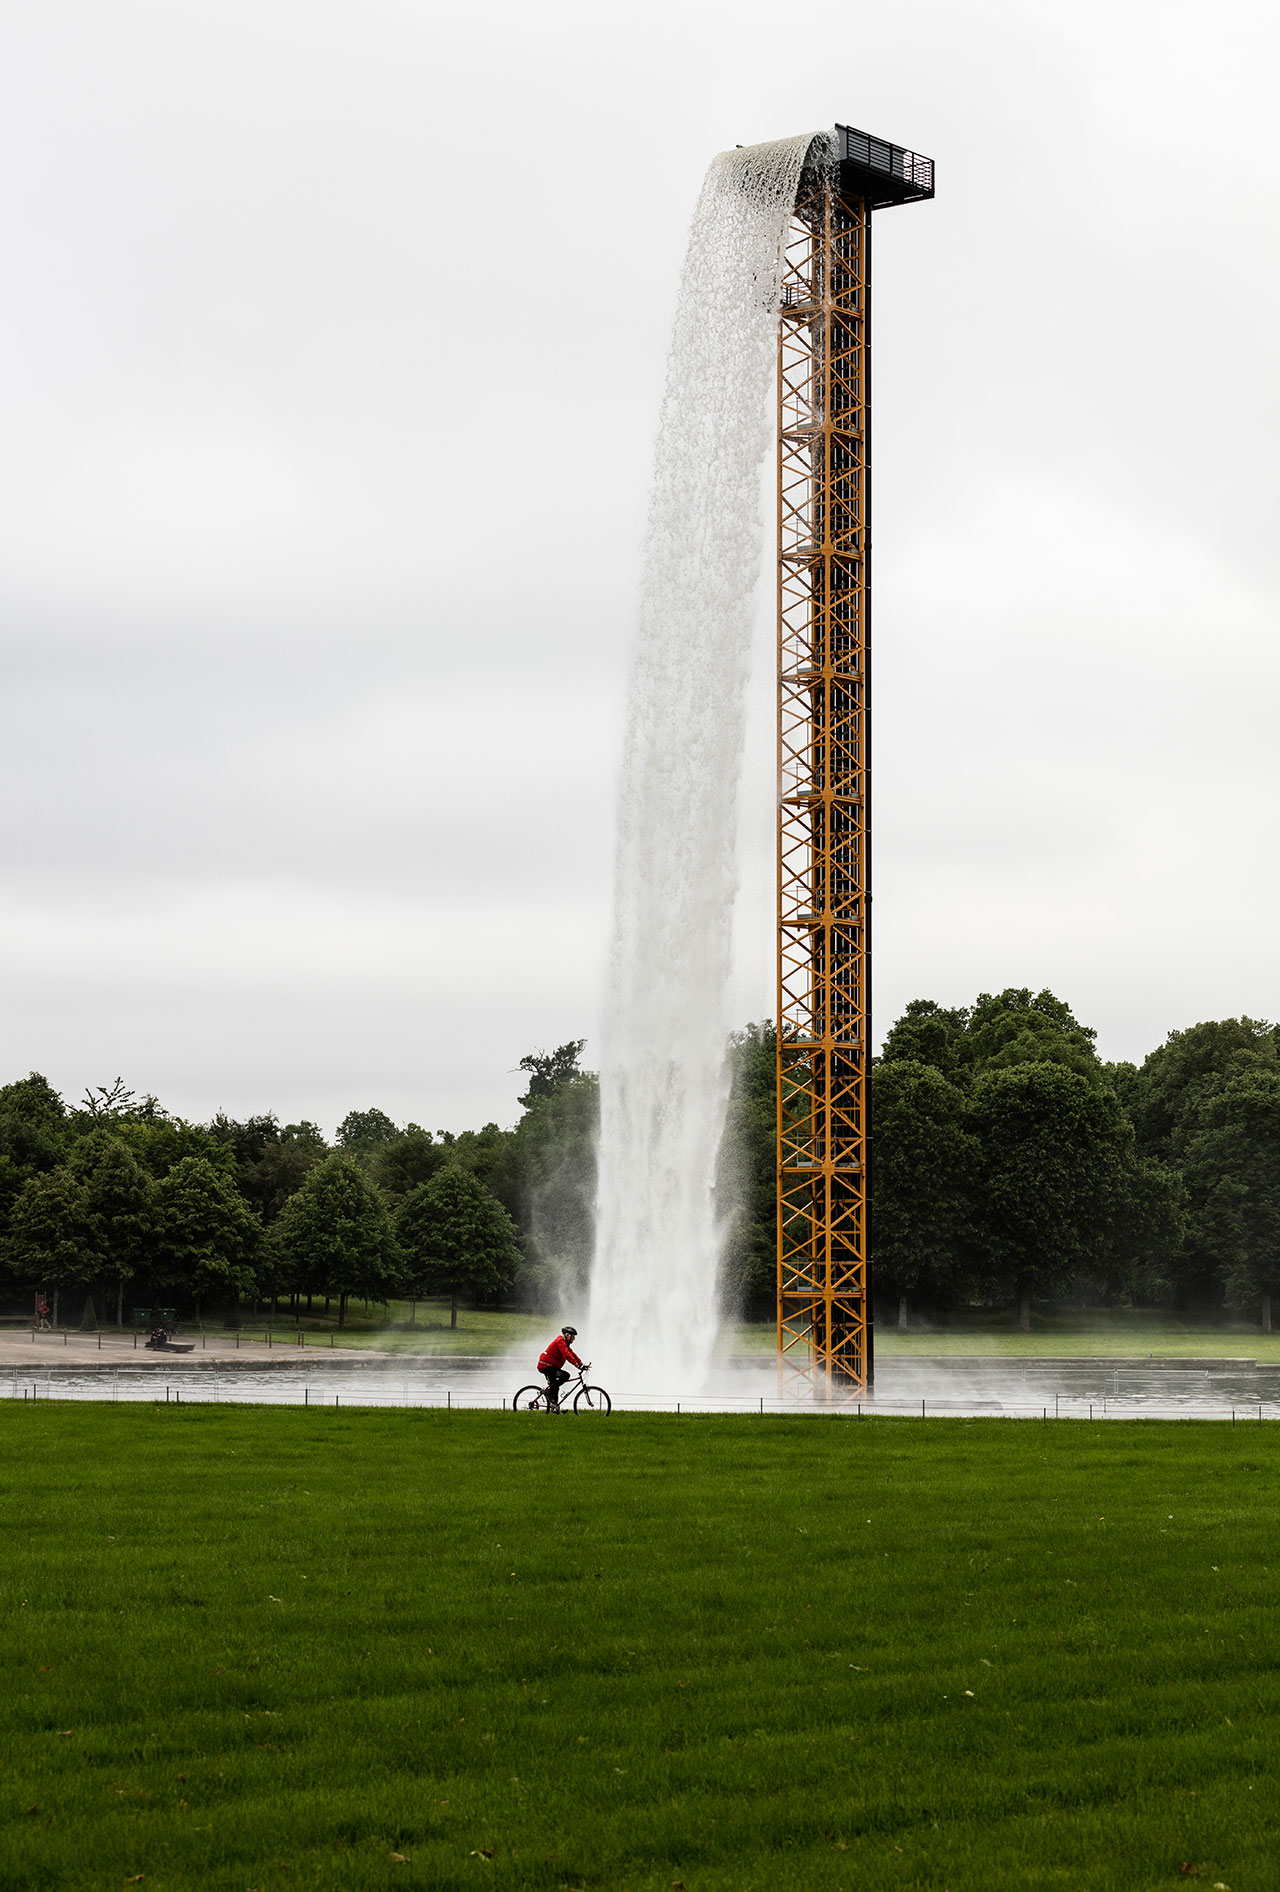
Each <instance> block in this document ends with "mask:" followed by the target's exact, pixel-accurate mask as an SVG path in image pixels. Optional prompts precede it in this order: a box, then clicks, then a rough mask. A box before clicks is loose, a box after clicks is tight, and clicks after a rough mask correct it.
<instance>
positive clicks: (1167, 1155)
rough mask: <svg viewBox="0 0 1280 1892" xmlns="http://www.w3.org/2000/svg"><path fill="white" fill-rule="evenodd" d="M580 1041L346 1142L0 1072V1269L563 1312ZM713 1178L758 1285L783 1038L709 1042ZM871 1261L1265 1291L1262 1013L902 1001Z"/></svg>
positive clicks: (1033, 1289) (351, 1124)
mask: <svg viewBox="0 0 1280 1892" xmlns="http://www.w3.org/2000/svg"><path fill="white" fill-rule="evenodd" d="M584 1048H585V1043H584V1041H583V1040H582V1039H572V1040H570V1041H568V1042H567V1043H565V1044H562V1045H559V1046H557V1047H556V1048H555V1050H554V1051H544V1050H536V1051H531V1052H528V1053H527V1054H526V1055H525V1056H524V1057H522V1058H521V1059H520V1060H519V1069H520V1071H521V1072H522V1073H523V1075H524V1077H525V1080H526V1081H525V1087H524V1090H523V1093H522V1095H521V1098H520V1103H521V1113H520V1115H519V1117H518V1119H517V1120H516V1121H515V1122H514V1123H513V1124H511V1125H510V1126H508V1127H503V1126H501V1125H499V1124H497V1123H487V1124H484V1125H482V1126H481V1127H480V1128H478V1129H464V1130H460V1131H449V1130H437V1131H435V1132H432V1131H429V1130H425V1129H423V1128H422V1126H421V1125H420V1124H417V1123H407V1124H404V1125H399V1124H397V1123H396V1122H395V1121H394V1120H393V1118H392V1117H391V1116H389V1115H388V1113H387V1112H386V1111H384V1110H380V1109H378V1108H376V1107H372V1106H371V1107H369V1108H368V1109H362V1110H353V1111H350V1112H349V1113H348V1114H347V1116H346V1117H344V1118H343V1120H342V1123H341V1124H340V1125H339V1127H338V1131H337V1134H336V1138H335V1144H336V1147H334V1148H330V1146H329V1144H328V1142H327V1140H326V1138H325V1136H324V1135H323V1133H322V1132H321V1130H320V1129H319V1128H317V1126H316V1125H315V1124H313V1123H308V1122H301V1123H286V1124H283V1125H282V1124H281V1123H280V1122H279V1121H278V1120H277V1118H276V1116H275V1115H274V1114H273V1113H272V1112H265V1113H262V1114H259V1115H256V1116H252V1117H247V1118H245V1119H243V1120H238V1119H235V1118H232V1117H230V1116H228V1115H226V1114H225V1113H222V1112H220V1113H219V1114H218V1115H217V1116H215V1117H214V1118H213V1120H212V1121H211V1122H210V1123H208V1124H195V1123H188V1122H185V1121H183V1120H182V1119H181V1118H178V1117H175V1116H172V1115H171V1114H170V1113H168V1112H167V1111H165V1110H164V1109H163V1108H162V1106H161V1105H160V1103H159V1102H158V1100H157V1099H156V1098H155V1097H153V1096H150V1095H143V1096H142V1097H141V1098H139V1097H138V1096H137V1095H136V1094H135V1092H134V1091H132V1090H131V1089H130V1088H129V1087H128V1086H127V1085H126V1084H125V1082H124V1080H123V1079H119V1078H118V1079H116V1080H115V1081H114V1082H113V1083H111V1084H105V1085H99V1086H96V1087H94V1088H92V1089H90V1090H89V1091H88V1092H87V1093H86V1095H85V1097H84V1099H83V1100H82V1102H81V1104H80V1105H79V1106H77V1107H74V1108H69V1107H68V1106H67V1105H66V1104H65V1103H64V1101H63V1099H62V1098H61V1097H60V1096H59V1095H58V1093H57V1091H56V1090H55V1089H54V1088H53V1086H52V1085H51V1084H50V1083H49V1082H48V1080H47V1079H46V1078H44V1077H42V1076H41V1075H40V1074H39V1073H38V1072H31V1073H29V1074H28V1075H27V1076H26V1077H21V1078H17V1079H15V1080H14V1081H13V1082H11V1083H8V1084H5V1085H3V1086H0V1271H2V1274H3V1280H2V1281H0V1286H3V1287H5V1288H7V1289H8V1291H9V1293H10V1295H11V1296H12V1298H13V1299H14V1300H15V1301H24V1302H25V1304H26V1305H27V1306H28V1307H29V1306H30V1305H31V1301H30V1298H29V1297H30V1296H31V1295H32V1293H33V1292H35V1291H37V1290H38V1291H42V1292H44V1293H45V1294H46V1295H52V1296H53V1298H54V1300H55V1301H56V1300H57V1297H58V1295H59V1294H61V1295H62V1297H63V1300H64V1302H65V1300H66V1297H67V1296H68V1295H69V1294H70V1295H73V1296H75V1297H76V1300H75V1306H76V1307H77V1308H78V1307H79V1305H80V1302H81V1301H82V1300H83V1299H84V1297H85V1296H87V1295H90V1294H93V1295H96V1297H97V1301H98V1305H100V1306H101V1307H102V1308H103V1309H104V1310H108V1309H113V1310H114V1317H115V1318H116V1319H121V1318H123V1315H124V1306H125V1298H126V1294H127V1295H128V1297H129V1299H130V1300H131V1301H142V1302H144V1303H145V1304H147V1305H153V1304H155V1303H156V1302H157V1301H158V1300H170V1301H172V1302H173V1303H174V1304H176V1305H179V1306H181V1307H183V1308H185V1309H187V1310H188V1311H192V1310H197V1309H199V1310H201V1311H212V1310H213V1309H216V1308H221V1309H223V1310H224V1311H225V1313H226V1314H227V1316H228V1317H234V1309H235V1308H236V1307H237V1306H238V1305H239V1304H242V1303H244V1302H246V1301H248V1302H253V1301H254V1300H255V1299H256V1298H259V1297H266V1296H270V1297H272V1298H273V1300H274V1299H275V1298H276V1297H278V1296H280V1295H287V1296H289V1297H290V1298H291V1299H292V1301H293V1303H294V1306H295V1307H297V1308H299V1309H300V1306H301V1299H302V1298H303V1297H306V1298H307V1299H308V1301H309V1300H310V1299H311V1298H312V1297H314V1296H316V1295H320V1296H324V1297H325V1298H326V1301H329V1300H336V1301H337V1302H338V1317H339V1319H340V1320H345V1319H346V1317H347V1309H348V1304H349V1302H350V1300H351V1298H352V1297H353V1296H356V1297H359V1298H362V1299H364V1300H367V1301H369V1302H371V1303H375V1304H380V1303H383V1302H385V1301H386V1300H387V1299H388V1298H389V1297H392V1296H397V1295H402V1294H408V1295H414V1294H421V1295H430V1296H434V1295H444V1296H447V1297H448V1299H449V1301H450V1303H451V1307H452V1308H453V1318H456V1309H457V1303H458V1301H459V1300H460V1299H471V1300H489V1301H492V1300H496V1299H498V1298H499V1297H505V1296H511V1297H514V1298H515V1299H516V1300H517V1301H518V1302H519V1303H520V1304H522V1305H525V1306H535V1307H539V1308H542V1309H546V1310H551V1309H553V1308H554V1309H560V1308H563V1309H565V1310H566V1311H568V1312H572V1313H575V1314H576V1313H578V1312H579V1310H580V1308H581V1306H582V1303H583V1299H584V1296H585V1293H586V1288H587V1279H588V1274H589V1269H590V1262H591V1255H592V1250H593V1246H594V1239H595V1195H596V1137H597V1132H598V1126H599V1084H598V1082H597V1079H596V1077H595V1074H594V1073H593V1072H591V1071H588V1070H584V1069H583V1068H582V1065H581V1058H582V1053H583V1050H584ZM728 1059H729V1080H730V1085H729V1101H728V1109H727V1119H726V1127H725V1135H724V1140H723V1144H722V1147H721V1151H720V1158H719V1162H718V1166H717V1171H716V1175H715V1177H714V1179H713V1181H714V1187H715V1192H716V1203H717V1208H718V1212H719V1217H720V1221H721V1225H722V1228H723V1230H724V1249H723V1288H724V1294H725V1299H726V1302H727V1304H728V1305H730V1306H732V1307H734V1308H740V1309H742V1310H744V1311H745V1312H748V1313H753V1314H756V1315H767V1314H768V1313H769V1312H770V1311H771V1310H772V1306H773V1296H774V1279H775V1266H776V1264H775V1243H776V1230H777V1196H776V1184H775V1163H776V1157H775V1128H774V1110H775V1091H776V1069H775V1067H776V1042H775V1036H774V1030H773V1026H772V1025H771V1024H770V1023H768V1022H767V1021H765V1022H763V1023H759V1024H753V1025H749V1026H747V1027H746V1028H745V1029H744V1030H743V1031H741V1032H737V1033H735V1034H734V1035H733V1037H732V1040H731V1042H730V1044H729V1046H728ZM870 1093H871V1112H870V1123H871V1135H870V1145H869V1150H870V1201H871V1231H872V1244H871V1252H872V1272H873V1281H874V1283H875V1287H876V1292H877V1294H878V1296H879V1299H880V1302H881V1306H882V1313H883V1311H884V1310H886V1309H887V1310H889V1311H892V1312H896V1313H897V1315H898V1318H900V1319H903V1320H906V1319H908V1318H909V1317H910V1310H911V1308H912V1307H915V1308H916V1309H917V1311H925V1310H935V1311H942V1310H945V1309H946V1308H948V1307H956V1306H974V1305H978V1306H986V1307H994V1306H998V1305H999V1306H1004V1307H1012V1308H1014V1309H1016V1310H1017V1311H1018V1313H1019V1315H1020V1317H1021V1318H1022V1319H1023V1320H1024V1321H1027V1320H1029V1318H1030V1313H1031V1308H1032V1305H1033V1303H1034V1302H1035V1301H1045V1300H1052V1299H1055V1298H1058V1299H1061V1298H1062V1297H1072V1298H1074V1299H1075V1300H1076V1301H1080V1300H1082V1299H1083V1300H1086V1301H1091V1302H1098V1301H1102V1302H1116V1301H1132V1300H1135V1299H1136V1300H1139V1301H1142V1302H1144V1303H1155V1304H1166V1305H1170V1306H1180V1307H1185V1308H1188V1309H1193V1310H1205V1309H1208V1310H1212V1309H1217V1308H1222V1307H1229V1308H1233V1309H1237V1310H1240V1311H1243V1312H1247V1313H1248V1314H1250V1315H1251V1316H1254V1317H1257V1318H1260V1319H1261V1320H1262V1322H1263V1323H1264V1325H1265V1324H1268V1323H1269V1321H1270V1318H1271V1304H1272V1300H1273V1297H1274V1295H1275V1294H1276V1293H1277V1292H1280V1030H1278V1029H1277V1027H1275V1026H1273V1025H1270V1024H1267V1023H1264V1022H1262V1021H1260V1020H1257V1019H1251V1018H1234V1019H1218V1020H1208V1021H1205V1022H1202V1023H1200V1024H1197V1025H1192V1026H1190V1027H1188V1028H1187V1029H1186V1030H1183V1031H1174V1032H1171V1033H1170V1034H1169V1036H1168V1038H1167V1040H1166V1041H1165V1043H1164V1044H1162V1045H1160V1046H1158V1047H1157V1048H1156V1049H1155V1050H1154V1051H1152V1052H1151V1054H1150V1055H1149V1056H1148V1057H1147V1058H1146V1059H1145V1060H1144V1061H1143V1063H1142V1064H1141V1065H1136V1064H1128V1063H1118V1064H1104V1063H1103V1062H1102V1061H1101V1059H1100V1058H1099V1057H1098V1054H1097V1049H1096V1044H1095V1037H1094V1033H1093V1031H1092V1030H1091V1029H1090V1028H1089V1027H1088V1026H1087V1025H1084V1024H1082V1023H1081V1022H1080V1020H1079V1019H1078V1018H1077V1017H1076V1016H1075V1014H1074V1012H1073V1011H1072V1009H1071V1007H1070V1006H1069V1005H1068V1004H1067V1003H1066V1002H1065V1001H1064V1000H1062V999H1059V998H1058V997H1057V996H1056V995H1055V994H1054V993H1052V992H1048V991H1040V992H1035V991H1033V990H1032V989H1031V988H1030V987H1007V988H1005V990H1003V991H1001V992H998V993H981V994H979V996H978V997H977V999H975V1001H974V1002H973V1004H972V1005H968V1006H943V1005H940V1004H938V1003H937V1002H936V1001H934V1000H931V999H917V1000H914V1001H913V1002H912V1003H911V1004H910V1005H908V1006H907V1007H906V1009H905V1010H904V1012H903V1014H902V1016H901V1017H900V1018H899V1019H898V1020H897V1021H896V1022H895V1023H894V1024H893V1025H892V1026H891V1028H890V1030H889V1031H888V1033H887V1034H886V1037H885V1042H884V1052H883V1055H882V1056H881V1057H880V1058H879V1059H878V1060H876V1061H875V1062H874V1064H873V1067H872V1071H871V1082H870Z"/></svg>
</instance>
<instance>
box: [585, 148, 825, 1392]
mask: <svg viewBox="0 0 1280 1892" xmlns="http://www.w3.org/2000/svg"><path fill="white" fill-rule="evenodd" d="M829 137H830V134H829V133H816V134H815V133H806V134H805V135H804V136H803V137H799V138H787V139H783V140H781V141H779V142H777V143H774V144H765V145H751V146H748V147H746V148H745V149H742V150H738V151H725V152H721V154H720V155H719V156H718V157H717V158H715V159H714V160H713V162H712V164H711V167H710V169H709V170H708V172H707V175H706V178H705V180H704V183H703V186H702V192H701V195H700V196H699V199H698V204H697V208H696V210H695V212H694V217H693V224H692V228H691V230H690V235H689V247H688V251H687V254H686V257H685V263H684V270H683V274H682V277H681V282H680V294H679V300H678V303H677V308H676V316H675V324H674V329H673V332H672V338H671V352H670V355H669V358H668V363H667V382H666V390H665V394H664V397H663V403H662V415H661V421H660V425H659V431H658V443H657V453H656V463H655V468H654V477H653V490H652V495H651V499H650V506H649V523H648V533H647V537H646V543H645V554H644V561H643V568H642V574H641V581H640V623H639V634H638V637H637V642H636V648H635V654H634V658H633V662H632V671H631V687H630V697H629V703H628V718H627V734H626V742H625V748H624V753H623V762H622V779H621V787H620V793H619V804H618V833H617V851H616V859H615V868H614V916H613V946H612V958H611V964H610V984H609V991H608V996H607V1001H606V1007H605V1018H604V1024H603V1030H602V1034H601V1069H600V1150H599V1198H598V1206H597V1223H596V1251H595V1258H594V1263H593V1267H592V1275H591V1309H590V1320H589V1330H588V1332H587V1334H586V1335H585V1336H584V1338H585V1339H586V1341H587V1344H588V1347H589V1350H590V1354H591V1357H592V1358H593V1359H594V1360H595V1362H596V1363H597V1364H598V1366H599V1369H600V1377H601V1378H602V1379H606V1380H607V1381H608V1382H610V1383H612V1384H613V1385H614V1386H616V1387H618V1388H620V1389H623V1390H625V1389H627V1388H634V1389H635V1390H637V1391H639V1390H644V1389H651V1390H654V1391H672V1392H678V1391H687V1392H695V1391H696V1390H697V1389H698V1388H699V1387H700V1386H701V1385H702V1383H703V1381H704V1379H705V1377H706V1374H707V1370H708V1367H709V1365H710V1361H711V1355H712V1349H713V1347H714V1345H715V1340H716V1332H717V1328H718V1324H719V1300H718V1283H717V1276H718V1272H719V1259H720V1249H721V1241H722V1231H721V1229H720V1227H719V1226H718V1223H717V1216H716V1204H715V1195H714V1181H715V1168H716V1156H717V1152H718V1150H719V1146H720V1137H721V1132H722V1131H723V1128H724V1119H725V1107H726V1104H727V1101H728V1070H727V1064H726V1057H725V1051H726V1041H727V1037H728V1032H729V1029H730V1023H731V1021H730V1020H729V1018H728V1017H727V1015H726V1005H727V1001H726V990H727V985H728V978H729V969H730V942H731V933H732V916H733V902H734V896H735V893H736V891H737V878H738V870H737V861H736V848H735V831H736V818H737V798H738V782H739V776H740V773H741V767H742V747H743V717H744V704H745V695H746V683H747V676H748V670H749V665H750V646H751V628H752V594H753V592H754V589H755V585H756V581H757V578H758V576H759V571H760V556H761V545H762V542H763V538H764V522H763V519H762V517H761V506H760V490H761V480H760V472H761V463H762V461H763V459H764V456H765V454H766V452H767V451H768V449H769V447H770V444H771V442H772V439H773V402H772V393H773V383H774V371H775V360H776V348H777V327H778V316H777V308H778V289H779V245H780V242H781V239H782V234H783V230H784V228H785V225H786V221H787V217H788V215H789V213H790V210H791V207H792V205H793V204H794V202H795V198H796V190H797V186H798V184H799V180H800V172H801V168H802V166H803V164H804V161H805V157H806V155H807V153H808V151H809V149H810V147H811V146H812V145H813V144H814V143H815V141H817V140H823V139H826V138H829ZM760 766H761V767H762V768H764V767H770V766H771V764H770V763H768V762H766V760H765V759H764V758H763V757H762V758H760Z"/></svg>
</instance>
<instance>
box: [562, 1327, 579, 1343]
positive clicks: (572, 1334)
mask: <svg viewBox="0 0 1280 1892" xmlns="http://www.w3.org/2000/svg"><path fill="white" fill-rule="evenodd" d="M560 1332H561V1333H562V1334H563V1335H564V1337H565V1339H566V1340H576V1339H577V1338H578V1330H577V1328H576V1327H562V1328H561V1329H560Z"/></svg>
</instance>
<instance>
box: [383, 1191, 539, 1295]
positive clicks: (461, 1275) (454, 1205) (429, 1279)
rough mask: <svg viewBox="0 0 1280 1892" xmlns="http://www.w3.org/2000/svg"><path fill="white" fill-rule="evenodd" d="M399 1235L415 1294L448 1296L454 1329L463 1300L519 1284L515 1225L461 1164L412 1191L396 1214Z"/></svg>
mask: <svg viewBox="0 0 1280 1892" xmlns="http://www.w3.org/2000/svg"><path fill="white" fill-rule="evenodd" d="M396 1235H397V1238H398V1240H399V1243H400V1247H401V1250H402V1252H403V1254H404V1257H405V1268H406V1273H407V1277H408V1281H409V1283H410V1285H411V1287H412V1290H413V1292H414V1294H415V1295H428V1294H447V1295H449V1297H450V1300H451V1304H452V1312H451V1315H450V1319H449V1325H450V1326H451V1327H456V1326H457V1324H458V1296H459V1294H472V1295H474V1296H476V1297H477V1298H480V1297H482V1296H484V1295H488V1294H501V1293H502V1292H503V1290H504V1289H506V1288H508V1287H509V1286H510V1285H511V1283H512V1281H513V1280H514V1279H515V1273H516V1269H517V1267H518V1265H519V1261H520V1238H519V1236H518V1234H517V1232H516V1226H515V1223H514V1222H513V1221H512V1219H511V1217H510V1216H509V1215H508V1214H507V1212H506V1210H505V1209H504V1208H503V1206H502V1204H501V1203H500V1202H498V1201H497V1200H496V1199H495V1198H494V1196H492V1195H491V1194H490V1192H489V1190H488V1189H486V1188H485V1186H484V1184H483V1183H482V1182H481V1181H480V1178H479V1177H478V1176H475V1175H473V1174H471V1173H470V1172H469V1171H468V1170H465V1169H460V1168H459V1167H458V1166H457V1165H456V1164H453V1163H450V1164H449V1165H448V1166H447V1167H446V1168H444V1169H442V1170H439V1171H437V1173H436V1174H435V1175H434V1176H433V1177H432V1178H431V1181H430V1182H425V1183H420V1184H419V1185H418V1187H417V1188H416V1189H414V1190H411V1191H410V1193H409V1194H408V1195H407V1196H406V1197H405V1199H404V1201H403V1202H402V1203H401V1204H400V1207H399V1210H398V1211H397V1214H396Z"/></svg>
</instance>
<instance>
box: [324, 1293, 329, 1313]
mask: <svg viewBox="0 0 1280 1892" xmlns="http://www.w3.org/2000/svg"><path fill="white" fill-rule="evenodd" d="M324 1311H325V1313H326V1314H327V1313H328V1312H329V1296H328V1295H327V1294H326V1295H325V1297H324Z"/></svg>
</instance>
